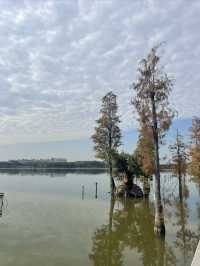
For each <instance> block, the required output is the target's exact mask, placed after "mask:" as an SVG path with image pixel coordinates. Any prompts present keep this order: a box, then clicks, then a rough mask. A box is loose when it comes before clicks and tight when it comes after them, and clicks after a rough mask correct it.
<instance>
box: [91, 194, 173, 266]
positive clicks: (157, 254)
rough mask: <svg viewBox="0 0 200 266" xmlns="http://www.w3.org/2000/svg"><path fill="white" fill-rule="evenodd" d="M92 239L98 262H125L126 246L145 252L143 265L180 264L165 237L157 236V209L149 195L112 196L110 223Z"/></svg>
mask: <svg viewBox="0 0 200 266" xmlns="http://www.w3.org/2000/svg"><path fill="white" fill-rule="evenodd" d="M115 205H118V208H115V207H114V206H115ZM92 240H93V247H92V252H91V254H90V255H89V257H90V260H91V261H92V262H93V265H95V266H98V265H106V266H115V265H116V266H121V265H123V261H124V257H123V251H124V250H125V249H126V248H129V249H130V250H135V251H136V252H137V253H139V254H140V255H141V263H142V264H141V265H144V266H150V265H159V266H160V265H176V257H175V255H174V253H173V250H172V249H171V248H170V247H169V246H168V245H167V243H165V239H159V238H157V237H155V234H154V213H153V208H152V206H151V203H150V201H149V200H148V199H145V200H142V201H140V202H137V201H135V200H132V199H126V200H117V202H116V201H115V200H114V199H111V203H110V213H109V223H108V224H107V225H102V227H101V228H98V229H97V230H96V231H95V232H94V235H93V239H92Z"/></svg>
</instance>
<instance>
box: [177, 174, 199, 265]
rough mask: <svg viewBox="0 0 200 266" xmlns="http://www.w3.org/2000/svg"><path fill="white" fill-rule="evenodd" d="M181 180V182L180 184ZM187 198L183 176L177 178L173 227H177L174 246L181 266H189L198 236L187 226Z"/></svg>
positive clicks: (187, 191)
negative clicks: (180, 259)
mask: <svg viewBox="0 0 200 266" xmlns="http://www.w3.org/2000/svg"><path fill="white" fill-rule="evenodd" d="M180 180H181V182H180ZM188 197H189V190H188V187H187V184H186V179H185V176H181V178H179V194H178V197H177V199H176V201H175V204H176V212H175V216H176V219H177V222H176V223H175V225H176V226H177V227H178V230H177V232H176V241H175V246H176V247H177V248H179V250H180V251H181V253H182V264H181V265H183V266H185V265H189V264H190V261H188V260H189V258H190V257H191V256H192V255H193V254H194V252H195V249H196V247H197V244H198V240H199V236H200V235H199V234H198V232H193V231H192V230H191V226H190V225H189V224H188V218H189V208H188V205H187V198H188Z"/></svg>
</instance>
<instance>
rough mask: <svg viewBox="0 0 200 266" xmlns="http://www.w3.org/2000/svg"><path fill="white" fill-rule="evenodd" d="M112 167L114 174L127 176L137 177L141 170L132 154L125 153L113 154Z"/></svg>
mask: <svg viewBox="0 0 200 266" xmlns="http://www.w3.org/2000/svg"><path fill="white" fill-rule="evenodd" d="M113 161H114V163H113V166H114V169H115V174H116V175H119V176H120V175H124V174H125V175H126V176H127V177H128V178H133V177H139V176H141V175H143V171H142V169H141V167H140V165H139V163H138V161H137V160H136V158H135V157H134V156H133V155H130V154H127V153H124V152H122V153H120V154H115V157H114V160H113Z"/></svg>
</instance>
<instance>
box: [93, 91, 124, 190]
mask: <svg viewBox="0 0 200 266" xmlns="http://www.w3.org/2000/svg"><path fill="white" fill-rule="evenodd" d="M116 98H117V97H116V95H115V94H114V93H113V92H112V91H111V92H109V93H107V94H106V95H105V96H104V97H103V98H102V106H101V110H100V113H101V116H100V118H99V119H98V120H96V123H97V126H96V127H95V133H94V134H93V135H92V139H93V142H94V144H95V146H94V149H95V152H96V157H97V158H100V159H103V160H104V161H105V162H106V164H107V165H108V168H109V173H110V185H111V193H113V192H114V190H115V183H114V179H113V158H114V155H115V154H116V153H117V150H118V148H119V146H120V145H121V131H120V128H119V123H120V120H119V116H118V114H117V110H118V106H117V101H116Z"/></svg>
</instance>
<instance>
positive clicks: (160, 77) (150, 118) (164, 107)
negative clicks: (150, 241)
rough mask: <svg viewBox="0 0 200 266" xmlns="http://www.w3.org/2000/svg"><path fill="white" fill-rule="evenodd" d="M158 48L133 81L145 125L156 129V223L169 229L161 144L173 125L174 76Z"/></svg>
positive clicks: (158, 230) (161, 230)
mask: <svg viewBox="0 0 200 266" xmlns="http://www.w3.org/2000/svg"><path fill="white" fill-rule="evenodd" d="M157 48H158V47H154V48H152V49H151V51H150V53H149V54H148V56H147V58H146V59H143V60H142V61H141V64H140V66H139V68H138V72H139V77H138V81H137V82H136V83H134V84H133V88H134V91H135V93H136V95H135V97H134V99H133V100H132V104H133V105H134V107H135V108H136V110H137V112H138V115H139V122H140V124H141V125H142V127H146V128H148V129H151V130H152V139H153V142H154V153H155V170H154V173H155V224H154V231H155V232H156V233H158V234H164V233H165V224H164V211H163V206H162V199H161V192H160V158H159V144H160V143H162V140H163V138H164V136H165V133H166V131H167V130H168V129H169V127H170V125H171V122H172V119H173V117H174V115H175V113H174V111H173V110H172V109H171V108H170V107H169V101H168V98H169V94H170V92H171V90H172V87H173V82H172V79H170V78H169V77H168V76H167V74H166V73H164V72H163V71H162V68H161V67H159V61H160V57H159V56H158V55H157Z"/></svg>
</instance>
